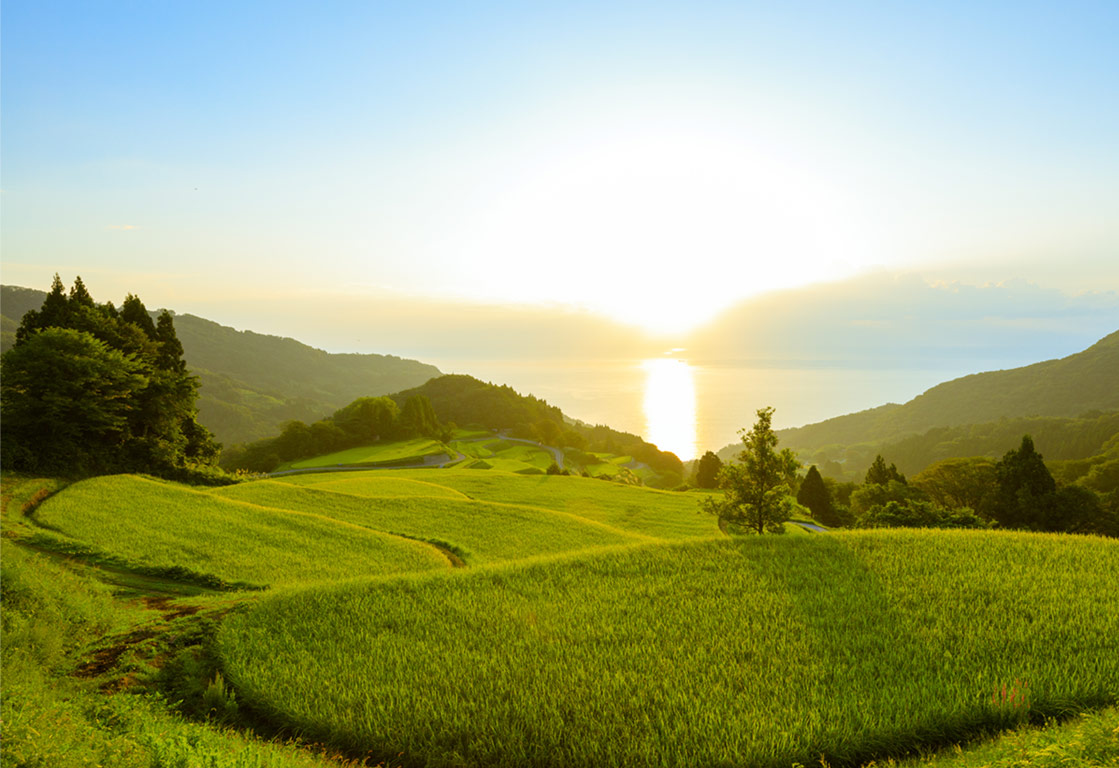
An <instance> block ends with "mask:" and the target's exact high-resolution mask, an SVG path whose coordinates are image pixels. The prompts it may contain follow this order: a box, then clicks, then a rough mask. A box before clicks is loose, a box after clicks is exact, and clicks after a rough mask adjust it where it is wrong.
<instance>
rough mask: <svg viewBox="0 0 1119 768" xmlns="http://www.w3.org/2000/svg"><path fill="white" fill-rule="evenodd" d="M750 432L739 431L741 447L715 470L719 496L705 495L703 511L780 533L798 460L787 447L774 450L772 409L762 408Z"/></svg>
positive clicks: (722, 519)
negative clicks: (740, 449)
mask: <svg viewBox="0 0 1119 768" xmlns="http://www.w3.org/2000/svg"><path fill="white" fill-rule="evenodd" d="M757 413H758V420H757V421H756V422H755V423H754V426H753V428H752V429H750V431H748V432H747V431H746V430H745V429H743V430H741V431H740V433H741V434H742V443H743V445H744V446H745V447H744V448H743V450H742V451H740V452H739V454H738V455H737V456H736V457H735V459H736V463H733V464H727V465H725V466H724V467H723V468H722V469H721V470H720V471H719V487H720V488H721V489H722V490H723V498H722V499H715V498H706V499H703V500H702V501H701V502H700V504H701V506H702V508H703V510H704V511H705V512H707V513H709V514H712V515H715V516H716V517H718V518H719V523H720V527H722V526H723V525H724V524H732V525H736V526H741V527H743V528H745V529H747V530H750V531H753V532H756V533H765V532H766V531H770V532H771V533H780V532H781V531H783V530H784V526H783V525H782V523H784V522H785V521H786V520H788V519H789V515H790V514H791V512H792V508H793V505H794V504H795V503H796V502H795V501H794V499H793V498H792V496H791V487H792V483H793V481H794V479H795V478H796V471H797V469H799V468H800V462H798V461H797V460H796V457H795V456H794V455H793V452H792V451H790V450H789V449H788V448H785V449H783V450H781V451H778V450H777V435H775V434H774V433H773V427H772V422H773V408H772V407H770V408H762V409H761V410H759V411H758V412H757Z"/></svg>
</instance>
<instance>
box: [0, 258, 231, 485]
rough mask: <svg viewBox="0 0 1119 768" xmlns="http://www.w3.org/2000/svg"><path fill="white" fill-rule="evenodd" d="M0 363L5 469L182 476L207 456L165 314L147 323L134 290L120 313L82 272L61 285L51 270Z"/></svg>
mask: <svg viewBox="0 0 1119 768" xmlns="http://www.w3.org/2000/svg"><path fill="white" fill-rule="evenodd" d="M129 318H131V319H129ZM141 318H142V319H141ZM145 320H146V322H145ZM2 366H3V393H2V395H0V408H2V411H3V418H4V451H3V465H4V467H5V468H7V469H19V470H24V471H29V472H42V473H48V474H67V475H69V474H75V473H77V474H88V473H102V472H150V473H153V474H160V475H165V476H183V473H184V472H186V473H188V474H189V473H190V472H191V471H194V470H197V469H199V468H204V467H207V466H211V465H213V463H214V461H215V460H216V457H217V452H218V448H219V446H218V445H217V444H216V443H214V441H213V438H212V436H211V435H210V433H209V432H208V431H207V430H206V429H205V428H203V427H202V426H200V425H199V424H198V422H197V421H196V419H195V414H196V410H195V406H194V403H195V398H196V396H197V390H198V383H197V380H196V379H195V378H194V377H193V376H190V375H189V374H188V373H187V369H186V362H185V361H184V360H183V358H182V345H181V344H180V343H179V340H178V338H177V337H176V335H175V328H174V321H173V320H172V318H171V316H170V314H168V313H167V312H164V313H163V314H162V315H161V316H160V318H159V322H158V324H156V323H153V322H152V320H151V317H150V315H148V313H147V310H146V309H145V308H144V306H143V303H142V302H140V300H139V299H138V298H137V297H135V296H131V295H130V296H129V297H128V298H127V299H126V300H125V311H124V312H123V313H121V312H118V311H117V310H116V308H115V307H113V305H112V304H101V305H99V304H97V303H96V302H95V301H94V300H93V297H92V296H90V294H89V291H88V289H86V287H85V284H84V283H83V282H82V280H81V278H78V279H77V280H75V281H74V286H73V288H71V290H70V293H69V295H66V293H65V292H64V290H63V287H62V281H61V280H60V279H59V277H58V275H55V279H54V283H53V285H52V286H51V291H50V293H48V294H47V297H46V299H45V300H44V302H43V305H42V307H41V308H40V309H39V310H32V311H30V312H28V313H27V314H26V315H25V316H24V318H23V322H22V323H21V325H20V327H19V330H18V331H17V333H16V344H15V346H14V347H13V348H12V349H11V350H9V351H8V352H7V353H6V354H5V355H4V358H3V362H2Z"/></svg>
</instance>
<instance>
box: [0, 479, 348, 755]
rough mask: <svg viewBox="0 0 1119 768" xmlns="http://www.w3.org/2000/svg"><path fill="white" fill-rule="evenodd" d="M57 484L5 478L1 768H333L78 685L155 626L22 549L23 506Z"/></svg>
mask: <svg viewBox="0 0 1119 768" xmlns="http://www.w3.org/2000/svg"><path fill="white" fill-rule="evenodd" d="M58 486H59V484H58V483H55V482H53V481H49V480H48V481H38V480H33V479H25V478H12V477H11V476H5V477H4V479H3V501H4V506H3V513H2V514H3V523H2V525H3V530H4V534H5V535H4V537H3V538H2V539H0V594H2V599H3V618H4V620H3V623H2V625H0V679H2V680H3V686H2V688H0V721H2V722H3V747H2V750H0V765H3V766H20V767H21V768H22V767H24V766H26V767H27V768H93V767H94V766H113V767H114V768H155V767H158V768H195V767H198V768H202V767H203V766H205V768H265V767H266V766H267V767H268V768H315V766H318V767H319V768H323V766H327V765H334V766H337V765H339V763H337V762H329V761H327V760H324V759H323V758H322V757H320V756H319V755H317V754H315V753H313V752H311V751H307V750H304V749H301V748H299V747H296V746H292V745H285V744H276V743H268V742H266V741H263V740H258V739H254V738H252V737H251V736H246V735H244V734H241V733H238V732H235V731H233V730H229V729H223V728H217V727H214V726H213V725H210V724H207V723H202V722H190V721H188V720H186V719H184V718H183V717H181V716H179V715H177V714H175V713H174V712H172V711H171V710H170V709H169V708H168V703H167V702H166V701H165V700H163V699H162V698H159V697H156V696H150V695H146V694H144V693H140V692H139V691H141V690H142V689H140V688H135V689H132V690H134V691H136V692H120V693H108V692H106V690H105V689H103V686H102V681H100V680H96V679H82V678H79V677H75V676H74V673H75V669H76V668H77V667H78V666H79V665H80V664H81V663H83V662H84V661H86V660H87V659H88V655H89V652H90V649H91V648H92V647H94V646H98V645H100V644H101V642H102V638H104V637H106V636H114V635H119V634H120V633H124V632H130V631H133V630H135V629H136V628H138V627H140V628H143V627H149V626H150V625H151V624H152V622H153V615H158V614H153V612H152V611H151V610H147V609H145V608H144V607H142V605H141V604H140V603H139V601H137V600H132V599H128V600H121V599H120V598H119V597H118V596H117V595H116V594H115V593H114V590H113V589H112V588H111V587H110V586H108V585H106V584H103V583H101V582H99V581H97V580H94V579H92V578H90V577H89V575H88V574H89V573H90V571H89V570H88V569H80V570H78V571H75V570H74V569H73V568H72V567H70V566H69V565H68V564H66V563H64V562H59V561H56V560H54V559H52V558H50V557H47V556H46V555H43V554H40V553H38V552H35V551H30V550H27V549H26V548H25V547H23V546H21V545H20V544H19V543H17V538H18V536H19V535H20V534H21V533H23V531H22V528H23V520H22V516H21V514H20V507H21V506H22V505H23V504H25V503H26V502H27V501H28V500H29V498H30V497H31V496H32V495H33V494H34V492H35V491H36V490H38V489H40V488H47V489H50V490H53V489H56V488H57V487H58Z"/></svg>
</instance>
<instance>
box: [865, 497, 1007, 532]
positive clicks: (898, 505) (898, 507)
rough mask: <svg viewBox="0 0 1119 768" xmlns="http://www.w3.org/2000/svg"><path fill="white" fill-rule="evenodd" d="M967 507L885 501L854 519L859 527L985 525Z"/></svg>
mask: <svg viewBox="0 0 1119 768" xmlns="http://www.w3.org/2000/svg"><path fill="white" fill-rule="evenodd" d="M988 525H989V524H988V523H987V522H986V521H984V520H983V518H981V517H979V516H978V515H976V514H975V513H974V512H972V511H971V510H970V509H968V508H966V507H963V508H960V509H946V508H945V507H942V506H940V505H939V504H934V503H932V502H930V501H920V500H917V499H908V500H906V501H893V500H891V501H887V502H886V503H885V504H880V505H877V506H874V507H871V508H870V509H869V510H867V512H866V513H865V514H864V515H863V516H862V517H860V518H859V519H858V522H857V527H859V528H987V527H988Z"/></svg>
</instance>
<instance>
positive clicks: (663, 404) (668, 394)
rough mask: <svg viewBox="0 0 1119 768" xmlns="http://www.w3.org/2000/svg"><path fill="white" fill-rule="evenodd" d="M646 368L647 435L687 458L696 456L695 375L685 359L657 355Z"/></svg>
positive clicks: (645, 364) (648, 437)
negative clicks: (658, 356)
mask: <svg viewBox="0 0 1119 768" xmlns="http://www.w3.org/2000/svg"><path fill="white" fill-rule="evenodd" d="M641 367H642V368H643V369H644V370H645V439H646V440H648V441H649V442H651V443H654V444H655V445H656V446H657V447H658V448H660V449H661V450H662V451H672V452H673V453H675V454H676V455H677V456H679V457H680V458H681V459H683V460H684V461H687V460H688V459H693V458H695V453H696V408H695V378H694V376H693V374H692V367H691V366H690V365H688V363H686V362H685V361H683V360H674V359H671V358H655V359H652V360H645V361H644V362H642V363H641Z"/></svg>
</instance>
